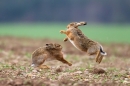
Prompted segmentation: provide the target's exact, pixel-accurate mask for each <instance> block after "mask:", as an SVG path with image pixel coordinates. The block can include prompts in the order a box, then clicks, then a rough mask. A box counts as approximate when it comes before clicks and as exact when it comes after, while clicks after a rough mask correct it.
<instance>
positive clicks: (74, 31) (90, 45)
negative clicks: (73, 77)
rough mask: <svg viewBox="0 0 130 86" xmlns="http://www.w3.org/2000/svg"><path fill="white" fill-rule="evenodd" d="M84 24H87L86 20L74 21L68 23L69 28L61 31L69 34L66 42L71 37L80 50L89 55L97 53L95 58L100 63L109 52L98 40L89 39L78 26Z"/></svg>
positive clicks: (70, 39)
mask: <svg viewBox="0 0 130 86" xmlns="http://www.w3.org/2000/svg"><path fill="white" fill-rule="evenodd" d="M82 25H86V22H72V23H70V24H69V25H67V30H61V31H60V33H63V34H66V35H67V37H66V38H65V39H64V42H65V41H67V40H68V39H69V41H70V42H71V43H72V44H73V45H74V46H75V47H76V48H77V49H78V50H81V51H84V52H87V54H88V55H96V58H95V60H96V62H98V63H100V62H101V61H102V59H103V56H105V55H107V53H106V52H104V51H103V47H102V46H101V45H100V44H99V43H98V42H95V41H93V40H91V39H89V38H88V37H86V36H85V35H84V34H83V33H82V31H81V30H80V29H79V28H78V26H82Z"/></svg>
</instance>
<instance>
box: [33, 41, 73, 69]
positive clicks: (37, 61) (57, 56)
mask: <svg viewBox="0 0 130 86" xmlns="http://www.w3.org/2000/svg"><path fill="white" fill-rule="evenodd" d="M61 50H62V46H61V45H60V44H52V43H49V44H46V45H45V46H44V47H40V48H38V49H36V50H35V51H34V52H33V53H32V65H31V66H34V67H38V68H41V69H44V68H47V69H48V68H49V67H48V66H47V65H42V64H43V63H44V62H45V61H49V60H59V61H61V62H63V63H65V64H68V65H69V66H71V65H72V64H71V63H69V62H68V61H66V60H65V59H64V58H63V53H62V51H61Z"/></svg>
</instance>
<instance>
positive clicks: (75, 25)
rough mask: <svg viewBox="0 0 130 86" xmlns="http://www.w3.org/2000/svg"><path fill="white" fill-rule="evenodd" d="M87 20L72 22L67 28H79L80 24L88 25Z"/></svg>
mask: <svg viewBox="0 0 130 86" xmlns="http://www.w3.org/2000/svg"><path fill="white" fill-rule="evenodd" d="M86 24H87V23H86V22H72V23H70V24H68V25H67V28H68V29H70V28H77V27H78V26H82V25H86Z"/></svg>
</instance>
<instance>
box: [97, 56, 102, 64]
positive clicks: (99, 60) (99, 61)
mask: <svg viewBox="0 0 130 86" xmlns="http://www.w3.org/2000/svg"><path fill="white" fill-rule="evenodd" d="M102 59H103V55H101V56H100V58H99V59H98V63H99V64H100V63H101V61H102Z"/></svg>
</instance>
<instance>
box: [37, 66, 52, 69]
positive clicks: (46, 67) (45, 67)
mask: <svg viewBox="0 0 130 86" xmlns="http://www.w3.org/2000/svg"><path fill="white" fill-rule="evenodd" d="M39 68H40V69H50V67H48V66H47V65H41V66H39Z"/></svg>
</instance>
